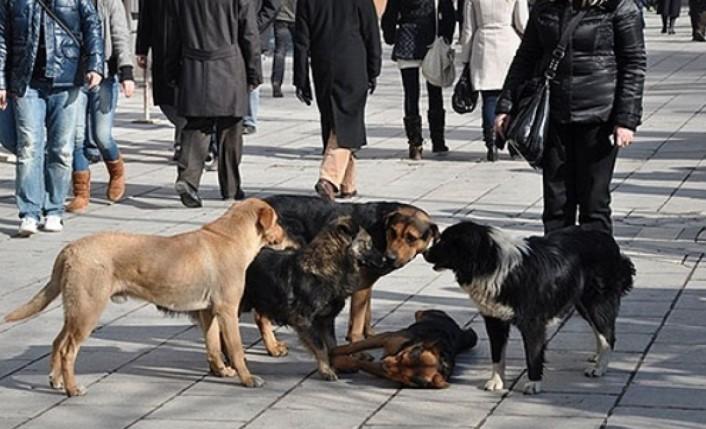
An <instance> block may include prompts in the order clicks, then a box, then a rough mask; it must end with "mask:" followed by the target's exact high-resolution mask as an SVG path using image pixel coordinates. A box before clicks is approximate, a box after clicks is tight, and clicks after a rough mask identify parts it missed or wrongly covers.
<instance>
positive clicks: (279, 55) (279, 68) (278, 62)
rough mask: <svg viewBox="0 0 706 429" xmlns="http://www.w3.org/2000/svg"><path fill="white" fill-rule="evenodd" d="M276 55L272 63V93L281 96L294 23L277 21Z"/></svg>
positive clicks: (275, 26)
mask: <svg viewBox="0 0 706 429" xmlns="http://www.w3.org/2000/svg"><path fill="white" fill-rule="evenodd" d="M274 28H275V54H274V60H273V63H272V93H273V95H275V96H281V94H282V83H283V82H284V68H285V64H286V62H287V47H288V46H289V44H290V43H291V41H292V40H293V38H294V22H289V21H275V25H274Z"/></svg>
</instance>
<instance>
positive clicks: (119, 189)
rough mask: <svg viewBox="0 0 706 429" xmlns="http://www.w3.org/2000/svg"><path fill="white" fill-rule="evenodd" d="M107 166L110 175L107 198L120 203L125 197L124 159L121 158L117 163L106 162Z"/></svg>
mask: <svg viewBox="0 0 706 429" xmlns="http://www.w3.org/2000/svg"><path fill="white" fill-rule="evenodd" d="M105 166H106V167H107V168H108V174H109V175H110V180H109V181H108V190H107V191H106V196H107V197H108V199H109V200H110V201H112V202H116V201H120V199H121V198H122V197H123V195H125V164H124V163H123V158H122V157H119V158H118V159H117V160H115V161H106V162H105Z"/></svg>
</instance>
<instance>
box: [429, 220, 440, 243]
mask: <svg viewBox="0 0 706 429" xmlns="http://www.w3.org/2000/svg"><path fill="white" fill-rule="evenodd" d="M428 233H429V234H431V241H430V244H429V246H432V245H434V244H436V243H438V242H439V240H441V232H439V227H438V226H437V225H436V224H435V223H430V224H429V230H428Z"/></svg>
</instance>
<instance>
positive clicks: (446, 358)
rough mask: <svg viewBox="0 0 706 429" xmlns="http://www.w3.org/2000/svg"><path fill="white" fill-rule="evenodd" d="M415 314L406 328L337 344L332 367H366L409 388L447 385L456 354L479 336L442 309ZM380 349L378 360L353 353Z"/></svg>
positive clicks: (359, 368)
mask: <svg viewBox="0 0 706 429" xmlns="http://www.w3.org/2000/svg"><path fill="white" fill-rule="evenodd" d="M414 317H415V319H416V322H415V323H414V324H412V325H410V326H409V327H408V328H406V329H402V330H400V331H396V332H385V333H382V334H379V335H374V336H372V337H368V338H367V339H365V340H362V341H359V342H357V343H352V344H348V345H345V346H340V347H336V348H335V349H333V351H332V353H331V359H332V364H333V367H334V368H335V369H337V370H340V371H357V370H363V371H365V372H368V373H370V374H373V375H376V376H378V377H383V378H387V379H388V380H392V381H396V382H399V383H401V384H402V385H403V386H406V387H419V388H433V389H443V388H445V387H448V386H449V377H450V376H451V372H452V371H453V368H454V363H455V362H456V355H457V354H458V353H461V352H463V351H465V350H468V349H470V348H472V347H473V346H475V345H476V342H477V341H478V336H477V335H476V333H475V332H474V331H473V329H471V328H468V329H461V328H460V327H459V326H458V325H457V324H456V322H454V320H453V319H452V318H451V317H449V316H448V315H447V314H446V313H444V312H443V311H439V310H426V311H423V310H420V311H417V312H416V313H415V315H414ZM377 348H382V349H383V350H384V353H385V354H384V356H383V357H382V358H381V360H380V361H378V362H374V361H371V360H370V359H369V358H368V357H367V356H366V354H361V355H354V353H359V352H363V351H365V350H371V349H377Z"/></svg>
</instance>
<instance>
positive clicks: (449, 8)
mask: <svg viewBox="0 0 706 429" xmlns="http://www.w3.org/2000/svg"><path fill="white" fill-rule="evenodd" d="M434 1H435V0H389V1H388V2H387V6H386V7H385V13H383V15H382V22H381V24H380V26H381V27H382V34H383V38H384V39H385V43H387V44H388V45H395V47H394V49H393V50H392V59H393V60H421V59H423V58H424V55H426V53H427V50H428V49H429V45H431V44H432V43H433V42H434V27H435V24H434ZM438 18H439V34H438V35H439V36H442V37H444V38H445V39H446V41H447V42H449V43H450V42H451V38H452V37H453V34H454V26H455V25H456V15H455V12H454V7H453V4H452V3H451V0H439V10H438Z"/></svg>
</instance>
